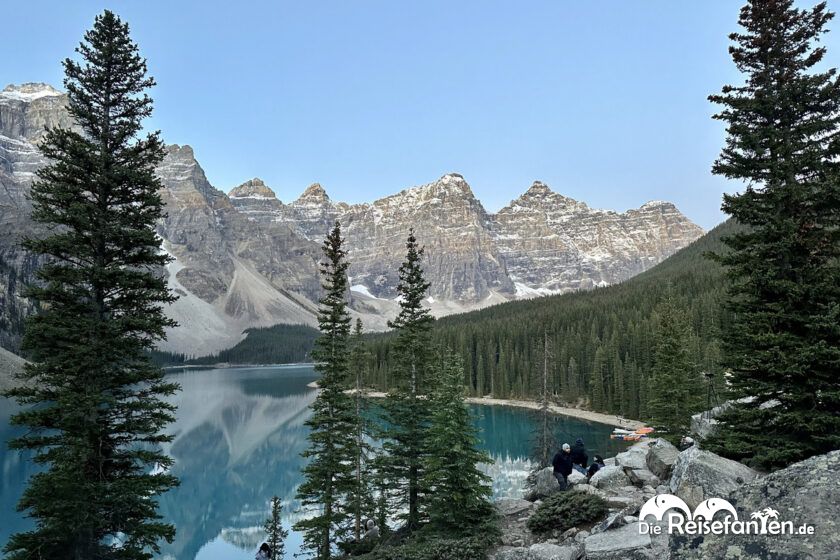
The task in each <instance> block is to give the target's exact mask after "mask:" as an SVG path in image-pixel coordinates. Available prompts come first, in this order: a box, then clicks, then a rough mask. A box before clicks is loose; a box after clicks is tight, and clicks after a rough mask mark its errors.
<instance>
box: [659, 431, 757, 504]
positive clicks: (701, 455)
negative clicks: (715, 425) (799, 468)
mask: <svg viewBox="0 0 840 560" xmlns="http://www.w3.org/2000/svg"><path fill="white" fill-rule="evenodd" d="M757 476H758V473H757V472H756V471H754V470H753V469H751V468H749V467H747V466H745V465H742V464H741V463H739V462H737V461H732V460H731V459H726V458H724V457H721V456H720V455H715V454H714V453H712V452H710V451H705V450H702V449H699V448H698V447H696V446H695V447H690V448H689V449H687V450H685V451H683V452H682V453H680V454H679V456H678V457H677V460H676V462H675V463H674V470H673V473H672V474H671V486H670V487H671V493H672V494H674V495H675V496H677V497H679V498H682V500H683V501H685V503H686V504H688V506H689V507H690V508H691V509H692V510H693V509H694V508H696V507H697V506H698V505H699V504H700V502H702V501H703V500H706V499H708V498H722V497H726V496H729V495H730V494H731V493H732V492H734V491H735V490H737V489H738V488H740V487H741V486H743V485H744V484H745V483H746V482H749V481H751V480H753V479H754V478H756V477H757Z"/></svg>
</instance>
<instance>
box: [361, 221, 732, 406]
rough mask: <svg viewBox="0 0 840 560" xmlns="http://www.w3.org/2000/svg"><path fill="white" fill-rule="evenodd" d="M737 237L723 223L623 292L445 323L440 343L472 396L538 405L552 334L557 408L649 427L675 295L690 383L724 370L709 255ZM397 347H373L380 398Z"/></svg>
mask: <svg viewBox="0 0 840 560" xmlns="http://www.w3.org/2000/svg"><path fill="white" fill-rule="evenodd" d="M736 227H738V226H736V225H735V224H733V223H731V222H725V223H723V224H721V225H719V226H718V227H716V228H715V229H713V230H712V231H710V232H709V233H707V234H706V235H705V236H703V237H702V238H701V239H699V240H697V241H696V242H694V243H693V244H691V245H690V246H688V247H686V248H685V249H683V250H681V251H679V252H678V253H676V254H675V255H673V256H672V257H670V258H669V259H667V260H665V261H664V262H662V263H661V264H659V265H657V266H655V267H654V268H652V269H650V270H648V271H647V272H644V273H642V274H640V275H638V276H636V277H634V278H632V279H631V280H628V281H626V282H623V283H621V284H617V285H613V286H609V287H606V288H600V289H596V290H592V291H585V292H576V293H570V294H563V295H559V296H552V297H546V298H539V299H533V300H527V301H518V302H511V303H505V304H502V305H497V306H494V307H490V308H486V309H483V310H480V311H475V312H471V313H466V314H463V315H455V316H449V317H445V318H443V319H440V320H438V321H436V324H435V327H434V330H433V334H432V337H433V342H434V344H436V345H445V346H448V347H450V348H452V349H454V350H456V351H457V352H459V353H461V354H462V355H463V356H464V359H465V363H466V379H465V382H466V385H467V386H468V387H469V389H470V391H471V392H472V394H474V395H486V394H493V395H494V396H496V397H499V398H505V397H533V396H535V395H536V393H537V391H538V388H539V387H540V386H541V381H540V379H541V376H542V368H543V348H544V343H543V338H544V335H545V334H547V335H548V352H549V360H548V363H549V376H550V382H549V383H550V385H551V387H552V388H553V393H554V395H555V398H556V399H557V400H560V401H565V402H570V403H576V404H580V405H583V406H589V407H591V408H594V409H596V410H603V411H607V412H611V413H617V414H622V415H626V416H629V417H642V418H643V417H646V416H647V410H646V404H647V402H648V400H649V396H650V395H649V393H650V391H654V390H655V389H656V388H655V387H653V386H651V385H652V384H651V383H649V378H650V376H651V370H652V368H653V354H654V348H655V344H656V340H657V337H658V336H659V335H660V334H661V333H660V332H659V330H658V323H659V320H658V315H657V310H656V308H657V306H658V305H659V304H660V303H661V301H662V299H663V297H664V296H665V294H666V293H668V291H669V290H670V291H671V293H672V296H673V299H674V300H675V302H676V303H677V305H678V307H679V308H680V309H681V310H682V311H683V312H684V313H685V314H686V315H687V316H688V318H689V321H690V323H691V337H690V340H689V345H690V349H691V357H692V362H693V366H692V370H693V372H692V373H693V374H696V375H697V377H698V378H699V379H698V380H700V379H702V378H700V375H701V372H703V371H711V372H718V370H719V369H720V365H719V362H720V349H719V337H720V331H721V325H722V324H723V322H724V321H726V320H727V319H726V314H725V312H724V311H723V310H722V309H721V301H722V297H723V295H724V292H725V285H726V280H725V277H724V274H723V270H722V269H721V267H720V266H719V265H718V264H716V263H715V262H713V261H711V260H709V259H708V258H706V257H705V256H704V254H705V253H706V252H708V251H720V250H722V243H721V237H722V236H724V235H726V234H728V233H731V232H733V231H734V230H735V228H736ZM391 340H392V338H391V336H390V335H389V334H387V333H386V334H382V335H371V336H370V337H369V341H370V350H371V381H372V383H373V384H375V385H376V386H378V387H380V388H385V387H387V386H388V377H389V374H388V371H389V367H390V365H391V363H390V348H391V346H390V345H391ZM717 379H718V380H719V379H721V376H720V375H718V376H717ZM697 386H698V387H702V385H701V384H700V383H698V384H697ZM704 398H705V397H704V395H701V396H698V400H702V399H704Z"/></svg>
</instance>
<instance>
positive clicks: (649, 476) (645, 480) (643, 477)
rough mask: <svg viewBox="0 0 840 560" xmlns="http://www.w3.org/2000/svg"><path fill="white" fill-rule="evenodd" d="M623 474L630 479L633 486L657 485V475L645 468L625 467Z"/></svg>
mask: <svg viewBox="0 0 840 560" xmlns="http://www.w3.org/2000/svg"><path fill="white" fill-rule="evenodd" d="M624 474H626V475H627V477H628V478H629V479H630V482H632V483H633V484H634V485H635V486H638V487H639V488H642V487H644V486H650V487H654V486H659V477H658V476H656V475H655V474H653V473H652V472H650V471H649V470H647V469H630V468H625V469H624Z"/></svg>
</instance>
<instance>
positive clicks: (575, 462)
mask: <svg viewBox="0 0 840 560" xmlns="http://www.w3.org/2000/svg"><path fill="white" fill-rule="evenodd" d="M587 464H589V456H588V455H587V454H586V446H584V445H583V439H581V438H577V440H575V444H574V445H573V446H572V467H574V469H575V470H576V471H578V472H579V473H580V474H583V475H585V474H586V465H587Z"/></svg>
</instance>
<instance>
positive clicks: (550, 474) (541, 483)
mask: <svg viewBox="0 0 840 560" xmlns="http://www.w3.org/2000/svg"><path fill="white" fill-rule="evenodd" d="M559 491H560V484H559V483H558V482H557V479H556V478H554V469H552V468H551V467H546V468H544V469H542V470H541V471H539V472H537V473H535V474H534V476H533V481H532V483H531V486H530V488H529V489H528V492H527V493H526V494H525V499H526V500H529V501H532V502H533V501H536V500H540V499H542V498H547V497H549V496H551V495H552V494H556V493H557V492H559Z"/></svg>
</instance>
